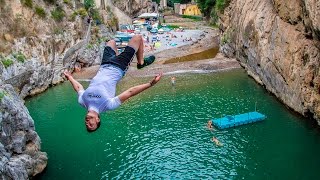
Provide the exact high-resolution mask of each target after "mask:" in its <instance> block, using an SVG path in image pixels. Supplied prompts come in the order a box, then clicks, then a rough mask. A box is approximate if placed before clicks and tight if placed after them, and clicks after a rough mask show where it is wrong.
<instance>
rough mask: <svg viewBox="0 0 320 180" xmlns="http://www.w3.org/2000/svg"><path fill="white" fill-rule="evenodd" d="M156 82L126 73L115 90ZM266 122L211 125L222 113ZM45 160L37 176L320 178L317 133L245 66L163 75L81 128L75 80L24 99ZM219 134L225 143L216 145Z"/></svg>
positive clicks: (74, 177)
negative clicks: (255, 115)
mask: <svg viewBox="0 0 320 180" xmlns="http://www.w3.org/2000/svg"><path fill="white" fill-rule="evenodd" d="M149 79H150V78H131V77H126V78H125V79H124V80H123V81H122V82H121V83H120V86H119V88H118V90H119V92H120V91H123V90H125V89H127V88H128V87H130V86H132V85H137V84H139V83H142V82H147V81H148V80H149ZM255 102H257V104H258V109H259V111H260V112H262V113H264V114H266V115H267V116H268V118H267V119H266V121H264V122H258V123H255V124H250V125H245V126H241V127H237V128H232V129H226V130H215V131H212V132H211V131H209V130H208V129H207V128H206V122H207V120H208V119H210V118H212V117H220V116H221V115H222V114H234V113H243V112H246V111H251V110H254V104H255ZM26 105H27V107H28V109H29V111H30V113H31V116H32V117H33V118H34V120H35V125H36V130H37V132H38V134H39V136H40V137H41V140H42V150H43V151H46V152H47V153H48V157H49V161H48V166H47V169H46V170H45V172H44V173H43V174H42V175H41V176H38V178H39V179H318V176H319V175H318V167H319V163H320V156H319V155H318V153H319V152H320V134H319V130H318V129H317V128H315V127H314V125H313V124H311V123H308V121H307V119H304V118H301V117H299V116H297V115H296V114H294V113H291V112H290V111H289V110H288V109H286V107H285V106H284V105H282V104H281V103H279V102H278V101H277V100H276V99H275V98H274V97H273V96H271V95H270V94H269V93H268V92H266V91H265V90H264V89H263V88H262V87H261V86H259V85H257V84H256V83H255V82H254V81H253V80H252V79H251V78H249V77H248V76H247V75H246V73H245V72H244V71H243V70H234V71H230V72H221V73H210V74H196V75H195V74H184V75H177V76H176V86H175V87H172V86H171V84H170V77H166V76H165V77H164V78H163V79H162V80H161V82H160V83H159V84H157V86H155V87H154V88H152V89H149V90H147V91H146V92H143V93H142V94H140V95H138V96H136V97H134V98H132V99H131V100H129V101H128V102H127V103H125V104H123V105H122V106H121V107H120V108H118V109H117V110H115V111H113V112H109V113H107V114H103V115H102V117H101V119H102V124H101V127H100V129H99V130H98V131H97V132H95V133H88V132H87V131H86V130H85V126H84V121H83V117H84V115H85V110H84V109H82V108H81V107H80V106H79V105H78V104H77V100H76V94H75V93H74V92H73V90H72V88H71V85H70V84H69V83H64V84H62V85H59V86H56V87H53V88H51V89H49V90H48V91H46V92H45V93H43V94H41V95H38V96H36V97H33V98H31V99H27V100H26ZM212 136H216V137H217V138H218V139H219V140H220V142H221V143H223V146H222V147H217V146H215V144H214V143H213V142H211V140H210V139H211V138H212Z"/></svg>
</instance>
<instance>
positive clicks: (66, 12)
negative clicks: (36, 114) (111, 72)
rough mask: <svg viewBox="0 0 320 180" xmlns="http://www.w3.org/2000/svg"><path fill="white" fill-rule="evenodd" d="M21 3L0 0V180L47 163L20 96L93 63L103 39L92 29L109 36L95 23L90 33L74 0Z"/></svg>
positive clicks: (21, 176) (23, 175)
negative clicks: (69, 71) (89, 39)
mask: <svg viewBox="0 0 320 180" xmlns="http://www.w3.org/2000/svg"><path fill="white" fill-rule="evenodd" d="M26 2H27V1H20V0H10V1H9V0H2V1H1V3H0V23H1V26H0V179H29V177H32V176H35V175H36V174H38V173H40V172H42V171H43V169H44V168H45V167H46V165H47V155H46V153H44V152H41V150H40V138H39V136H38V135H37V133H36V132H35V127H34V122H33V120H32V118H31V117H30V115H29V112H28V110H27V109H26V107H25V106H24V104H23V100H22V98H24V97H26V96H28V95H34V94H38V93H40V92H42V91H44V90H46V89H47V88H49V87H50V86H51V85H55V84H57V83H59V82H62V81H63V78H62V75H61V74H62V72H63V71H64V70H66V69H69V70H71V71H73V70H74V68H75V67H78V66H83V65H90V64H92V63H98V62H99V61H100V57H99V42H102V41H103V40H104V39H102V37H101V33H97V32H99V31H100V32H102V31H104V35H105V36H106V35H108V34H110V33H109V32H108V28H106V27H104V29H103V30H102V29H99V27H98V26H95V27H93V28H92V29H91V33H89V32H90V31H87V30H88V29H89V30H90V28H89V25H88V23H87V22H86V19H85V16H86V14H85V13H86V12H84V11H85V10H84V9H83V6H81V4H78V3H77V2H78V1H76V0H70V1H57V3H55V4H50V3H46V2H45V1H43V0H33V1H28V2H29V3H30V2H32V3H31V4H26ZM83 10H84V11H83ZM106 13H107V12H104V14H103V17H106V18H108V17H109V16H108V14H106ZM81 16H82V17H81ZM102 20H103V21H104V20H106V19H105V18H102ZM90 27H91V26H90ZM87 35H89V36H90V35H91V36H90V37H91V39H92V41H90V42H89V43H87V41H86V39H88V38H86V37H89V36H87ZM93 43H95V44H93ZM89 46H90V47H89Z"/></svg>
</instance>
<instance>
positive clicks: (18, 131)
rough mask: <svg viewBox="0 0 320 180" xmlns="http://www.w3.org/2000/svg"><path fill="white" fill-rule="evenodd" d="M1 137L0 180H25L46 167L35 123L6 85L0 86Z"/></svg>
mask: <svg viewBox="0 0 320 180" xmlns="http://www.w3.org/2000/svg"><path fill="white" fill-rule="evenodd" d="M0 84H1V82H0ZM0 133H1V134H0V142H1V143H0V179H28V177H31V176H35V175H36V174H38V173H40V172H42V171H43V169H44V168H45V167H46V166H47V154H46V153H44V152H41V151H40V138H39V136H38V134H37V133H36V132H35V127H34V122H33V120H32V118H31V117H30V115H29V112H28V110H27V108H26V107H25V106H24V104H23V101H22V100H21V98H20V97H19V96H18V94H17V93H16V92H15V90H14V89H13V87H12V86H11V85H9V84H2V85H0Z"/></svg>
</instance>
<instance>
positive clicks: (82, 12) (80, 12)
mask: <svg viewBox="0 0 320 180" xmlns="http://www.w3.org/2000/svg"><path fill="white" fill-rule="evenodd" d="M78 15H79V16H80V17H81V18H85V17H86V16H88V13H87V10H86V9H85V8H80V9H78V10H76V11H74V12H73V13H72V14H71V16H70V18H71V20H72V21H74V20H75V18H76V16H78Z"/></svg>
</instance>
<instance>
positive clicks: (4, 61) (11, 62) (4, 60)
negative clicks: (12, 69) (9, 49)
mask: <svg viewBox="0 0 320 180" xmlns="http://www.w3.org/2000/svg"><path fill="white" fill-rule="evenodd" d="M1 61H2V64H3V65H4V67H5V68H7V67H9V66H11V65H12V64H13V61H12V60H11V59H2V60H1Z"/></svg>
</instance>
